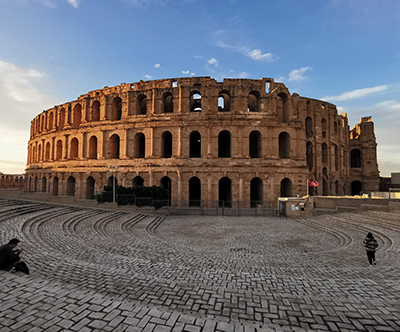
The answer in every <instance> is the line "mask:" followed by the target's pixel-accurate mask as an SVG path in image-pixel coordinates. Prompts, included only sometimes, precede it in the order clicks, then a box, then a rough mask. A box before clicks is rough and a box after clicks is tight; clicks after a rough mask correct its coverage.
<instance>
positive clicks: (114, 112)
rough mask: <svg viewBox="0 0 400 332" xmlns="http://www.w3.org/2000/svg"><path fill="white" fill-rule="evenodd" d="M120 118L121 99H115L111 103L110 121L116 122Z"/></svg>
mask: <svg viewBox="0 0 400 332" xmlns="http://www.w3.org/2000/svg"><path fill="white" fill-rule="evenodd" d="M121 117H122V99H121V98H120V97H115V98H114V99H113V101H112V109H111V120H112V121H118V120H121Z"/></svg>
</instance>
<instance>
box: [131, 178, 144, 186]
mask: <svg viewBox="0 0 400 332" xmlns="http://www.w3.org/2000/svg"><path fill="white" fill-rule="evenodd" d="M143 185H144V179H143V178H142V177H141V176H135V177H134V178H133V179H132V187H143Z"/></svg>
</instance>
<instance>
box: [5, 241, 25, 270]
mask: <svg viewBox="0 0 400 332" xmlns="http://www.w3.org/2000/svg"><path fill="white" fill-rule="evenodd" d="M19 242H20V241H19V240H18V239H11V240H10V241H8V243H7V244H5V245H3V246H1V247H0V270H7V271H8V270H10V269H11V268H12V267H13V265H14V264H15V263H18V262H19V260H20V258H19V254H20V253H21V252H22V249H17V245H18V243H19Z"/></svg>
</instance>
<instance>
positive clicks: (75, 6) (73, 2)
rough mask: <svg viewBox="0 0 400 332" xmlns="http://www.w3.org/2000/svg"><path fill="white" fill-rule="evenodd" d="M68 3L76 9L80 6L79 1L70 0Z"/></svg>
mask: <svg viewBox="0 0 400 332" xmlns="http://www.w3.org/2000/svg"><path fill="white" fill-rule="evenodd" d="M68 3H69V4H70V5H71V6H72V7H74V8H78V6H79V1H78V0H68Z"/></svg>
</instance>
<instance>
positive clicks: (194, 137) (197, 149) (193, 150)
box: [189, 131, 201, 158]
mask: <svg viewBox="0 0 400 332" xmlns="http://www.w3.org/2000/svg"><path fill="white" fill-rule="evenodd" d="M189 150H190V151H189V157H190V158H201V135H200V133H199V132H198V131H192V132H191V133H190V145H189Z"/></svg>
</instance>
